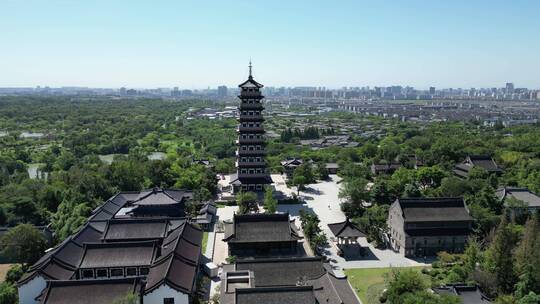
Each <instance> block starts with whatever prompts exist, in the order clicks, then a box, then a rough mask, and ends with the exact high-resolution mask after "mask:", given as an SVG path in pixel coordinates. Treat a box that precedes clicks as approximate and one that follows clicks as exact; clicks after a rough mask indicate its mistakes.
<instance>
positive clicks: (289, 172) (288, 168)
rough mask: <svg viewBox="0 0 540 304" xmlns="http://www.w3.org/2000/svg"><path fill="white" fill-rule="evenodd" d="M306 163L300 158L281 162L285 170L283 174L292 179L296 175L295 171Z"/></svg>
mask: <svg viewBox="0 0 540 304" xmlns="http://www.w3.org/2000/svg"><path fill="white" fill-rule="evenodd" d="M303 163H304V161H303V160H302V159H300V158H288V159H285V160H282V161H281V167H282V168H283V173H285V175H286V176H287V178H292V176H293V174H294V170H296V168H298V167H299V166H301V165H302V164H303Z"/></svg>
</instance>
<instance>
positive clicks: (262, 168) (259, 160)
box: [230, 61, 272, 193]
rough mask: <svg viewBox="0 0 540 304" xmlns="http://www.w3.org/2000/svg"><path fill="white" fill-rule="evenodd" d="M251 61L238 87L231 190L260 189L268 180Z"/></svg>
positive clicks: (258, 95) (259, 103)
mask: <svg viewBox="0 0 540 304" xmlns="http://www.w3.org/2000/svg"><path fill="white" fill-rule="evenodd" d="M251 70H252V66H251V61H250V62H249V77H248V80H246V81H244V82H243V83H241V84H240V85H238V87H239V88H240V96H238V97H239V98H240V100H241V102H240V106H239V107H238V128H237V129H236V131H237V133H238V139H237V140H236V145H237V149H236V175H234V176H232V177H231V181H230V183H231V185H232V187H233V192H234V193H237V192H239V191H241V190H242V191H263V190H264V186H265V185H268V184H271V183H272V178H270V173H269V172H268V170H267V168H266V161H265V155H266V150H265V138H264V127H263V122H264V117H263V114H262V111H263V110H264V106H263V104H262V99H263V98H264V96H263V95H262V94H261V88H262V87H263V85H262V84H260V83H258V82H257V81H255V80H254V79H253V75H252V71H251Z"/></svg>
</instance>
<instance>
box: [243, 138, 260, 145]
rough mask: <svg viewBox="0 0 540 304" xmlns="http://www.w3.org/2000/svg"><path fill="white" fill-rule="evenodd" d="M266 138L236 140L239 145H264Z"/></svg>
mask: <svg viewBox="0 0 540 304" xmlns="http://www.w3.org/2000/svg"><path fill="white" fill-rule="evenodd" d="M264 143H265V141H264V138H249V139H248V138H239V139H237V140H236V144H237V145H242V144H264Z"/></svg>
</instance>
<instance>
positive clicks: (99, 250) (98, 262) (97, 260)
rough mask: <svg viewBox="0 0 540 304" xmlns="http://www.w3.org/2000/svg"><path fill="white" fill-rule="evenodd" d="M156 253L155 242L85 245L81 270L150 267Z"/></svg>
mask: <svg viewBox="0 0 540 304" xmlns="http://www.w3.org/2000/svg"><path fill="white" fill-rule="evenodd" d="M156 251H157V250H156V246H155V242H131V243H96V244H85V252H84V255H83V257H82V260H81V264H80V265H79V268H106V267H126V266H149V265H151V264H152V261H153V260H154V257H155V255H156V253H157V252H156Z"/></svg>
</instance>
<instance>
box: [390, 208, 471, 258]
mask: <svg viewBox="0 0 540 304" xmlns="http://www.w3.org/2000/svg"><path fill="white" fill-rule="evenodd" d="M387 223H388V227H389V235H388V239H389V243H390V244H389V245H390V247H391V248H392V249H393V250H395V251H397V252H399V253H401V254H403V255H405V256H408V257H423V256H432V255H435V254H437V252H439V251H447V252H451V253H454V252H462V251H463V250H464V248H465V244H466V242H467V238H468V236H469V234H470V232H471V229H472V224H473V219H472V217H471V216H470V214H469V210H468V209H467V206H466V205H465V202H464V201H463V199H462V198H400V199H397V200H396V201H395V202H394V203H393V204H392V206H390V209H389V213H388V221H387Z"/></svg>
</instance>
